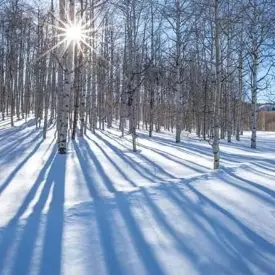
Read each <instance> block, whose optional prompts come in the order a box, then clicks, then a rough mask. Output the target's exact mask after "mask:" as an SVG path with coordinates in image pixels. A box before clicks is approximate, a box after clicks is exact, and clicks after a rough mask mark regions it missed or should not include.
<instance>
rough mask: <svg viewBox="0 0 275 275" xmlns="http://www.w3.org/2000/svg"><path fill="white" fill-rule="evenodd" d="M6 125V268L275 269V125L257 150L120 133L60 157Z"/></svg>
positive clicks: (1, 242) (27, 128)
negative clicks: (134, 139)
mask: <svg viewBox="0 0 275 275" xmlns="http://www.w3.org/2000/svg"><path fill="white" fill-rule="evenodd" d="M41 131H42V130H40V129H39V130H36V129H35V126H34V121H32V120H30V121H28V122H27V123H24V121H21V122H17V126H16V127H14V128H9V125H8V121H4V122H1V123H0V169H1V170H0V217H1V218H0V274H1V275H2V274H16V275H17V274H18V275H21V274H23V275H24V274H43V275H48V274H51V275H52V274H53V275H54V274H96V275H98V274H127V275H128V274H138V275H142V274H156V275H158V274H188V275H189V274H190V275H191V274H275V233H274V232H275V231H274V228H275V191H274V186H275V146H274V145H275V144H274V143H275V133H258V149H257V150H252V149H250V148H249V141H250V136H249V133H246V134H245V136H244V137H243V140H242V141H241V142H233V143H232V144H227V143H226V142H224V141H223V142H222V145H221V151H222V154H221V157H222V169H220V171H212V170H211V168H212V153H211V148H210V146H209V144H208V143H207V142H204V141H200V140H199V139H197V138H195V137H194V136H192V135H190V136H188V137H187V136H185V137H184V139H183V142H182V143H180V144H175V143H174V137H173V135H172V134H170V133H166V132H164V133H160V134H155V136H154V137H153V138H150V139H149V138H148V137H147V133H146V132H144V131H140V132H139V138H138V145H139V146H138V148H139V150H140V151H139V153H137V154H134V153H132V152H131V143H130V138H129V137H127V136H126V138H120V133H119V132H118V131H117V130H116V129H112V130H107V131H106V132H100V131H97V134H96V135H92V134H91V133H88V136H86V137H85V139H84V140H76V141H75V142H70V148H69V152H68V154H67V155H65V156H64V155H62V156H61V155H58V154H56V145H55V143H54V140H53V139H52V137H53V136H54V131H55V130H54V127H53V128H52V129H50V131H49V134H48V136H49V138H47V139H46V140H45V141H43V140H42V132H41Z"/></svg>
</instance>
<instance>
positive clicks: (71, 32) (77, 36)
mask: <svg viewBox="0 0 275 275" xmlns="http://www.w3.org/2000/svg"><path fill="white" fill-rule="evenodd" d="M65 38H66V39H67V40H68V41H69V42H77V43H79V42H80V41H81V40H82V39H83V30H82V29H81V26H79V25H71V26H67V28H66V30H65Z"/></svg>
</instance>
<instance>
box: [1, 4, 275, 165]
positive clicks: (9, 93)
mask: <svg viewBox="0 0 275 275" xmlns="http://www.w3.org/2000/svg"><path fill="white" fill-rule="evenodd" d="M45 2H46V1H43V0H41V1H40V2H39V1H35V2H30V1H28V0H2V1H0V14H1V19H0V40H1V43H0V83H1V86H0V112H1V116H2V119H3V120H4V119H5V118H6V117H7V116H10V118H11V126H13V125H14V120H17V119H26V118H27V117H29V116H34V117H35V121H36V124H37V127H43V136H44V138H46V136H47V129H48V127H49V126H51V125H52V124H54V123H55V124H56V128H57V144H58V151H59V153H66V148H67V142H68V135H71V138H72V139H75V136H76V134H78V136H79V137H81V138H82V137H83V138H85V132H86V131H87V130H91V131H92V132H95V131H96V129H101V130H104V127H112V126H113V125H114V124H118V125H119V128H120V130H121V133H122V136H124V135H131V136H132V146H133V151H136V150H137V143H136V139H137V130H138V129H141V128H142V129H146V130H148V135H149V136H150V137H151V136H153V135H154V131H155V132H159V131H161V129H163V128H164V129H166V130H170V131H174V132H175V142H180V140H181V133H182V131H189V132H191V131H195V132H196V134H197V135H198V136H199V137H201V138H202V139H204V140H207V141H208V142H209V144H210V145H211V146H212V149H213V156H214V169H217V168H218V167H219V158H220V150H219V140H220V139H227V140H228V142H231V139H232V137H233V136H234V138H236V140H240V135H241V134H242V132H243V130H251V131H252V136H251V147H252V148H256V131H257V129H256V125H257V106H258V104H257V96H258V93H259V91H260V90H262V89H265V88H266V87H267V86H268V84H269V80H270V76H271V75H272V70H273V63H274V53H275V46H274V45H275V44H274V38H275V28H274V24H275V1H274V0H117V1H113V0H106V1H105V0H102V1H100V0H99V1H98V0H59V2H56V1H55V0H51V1H50V0H49V2H48V3H45ZM248 116H249V119H247V117H248ZM247 122H248V123H247ZM248 124H249V125H248Z"/></svg>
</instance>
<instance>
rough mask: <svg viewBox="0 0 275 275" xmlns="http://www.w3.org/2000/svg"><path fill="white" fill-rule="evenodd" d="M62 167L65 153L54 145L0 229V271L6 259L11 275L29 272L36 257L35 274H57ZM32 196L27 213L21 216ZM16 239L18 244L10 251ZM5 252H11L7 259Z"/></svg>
mask: <svg viewBox="0 0 275 275" xmlns="http://www.w3.org/2000/svg"><path fill="white" fill-rule="evenodd" d="M65 169H66V156H65V155H58V154H56V148H54V149H53V151H52V152H51V154H50V156H49V158H48V160H47V162H46V163H45V165H44V166H43V168H42V169H41V171H40V173H39V175H38V177H37V179H36V181H35V182H34V184H33V185H32V187H31V189H30V191H29V192H28V194H27V195H26V197H25V199H24V201H23V203H22V205H21V206H20V208H19V210H18V212H17V213H16V215H15V216H14V217H13V219H12V220H11V221H10V222H9V224H8V225H7V226H6V227H5V228H4V229H3V231H2V234H1V235H2V239H1V242H0V274H1V272H2V271H3V269H4V264H5V265H7V264H8V263H7V261H9V260H10V261H11V263H10V265H11V270H12V272H11V274H14V275H18V274H20V275H21V274H22V275H27V274H30V270H31V269H32V261H40V265H39V273H38V274H41V275H48V274H61V255H62V234H63V222H64V221H63V220H64V217H63V216H64V214H63V212H64V210H63V208H64V206H63V204H64V188H65ZM49 199H50V202H49V209H48V210H45V211H47V212H46V213H45V214H44V212H43V211H44V208H45V206H46V204H47V203H48V201H49ZM34 200H35V204H34V206H33V208H32V211H31V214H30V215H29V216H28V217H27V218H26V219H23V220H22V216H23V215H24V213H25V212H26V211H27V210H28V208H29V207H30V205H31V203H33V201H34ZM43 234H44V235H43ZM16 239H18V246H17V247H16V248H15V250H14V251H10V250H11V249H12V248H13V242H14V241H15V240H16ZM9 253H12V254H13V255H12V257H11V258H10V259H9V257H8V256H9ZM37 255H41V258H39V257H38V256H37Z"/></svg>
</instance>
